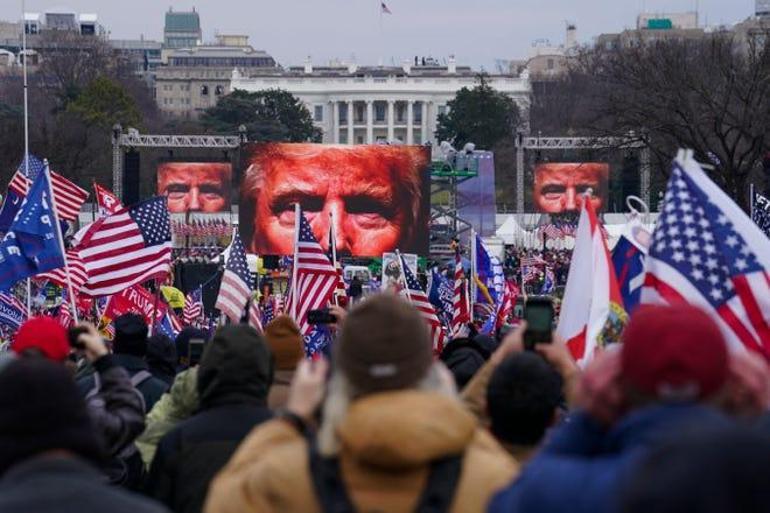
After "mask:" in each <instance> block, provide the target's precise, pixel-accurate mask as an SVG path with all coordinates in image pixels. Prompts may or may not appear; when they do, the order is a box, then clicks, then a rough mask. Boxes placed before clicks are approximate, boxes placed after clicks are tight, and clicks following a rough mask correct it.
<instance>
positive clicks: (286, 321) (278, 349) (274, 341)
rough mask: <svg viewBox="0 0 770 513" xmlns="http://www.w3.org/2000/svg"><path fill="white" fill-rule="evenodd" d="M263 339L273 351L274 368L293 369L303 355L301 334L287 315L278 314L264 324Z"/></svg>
mask: <svg viewBox="0 0 770 513" xmlns="http://www.w3.org/2000/svg"><path fill="white" fill-rule="evenodd" d="M265 340H266V341H267V345H268V346H270V351H272V352H273V358H274V359H275V368H276V370H294V369H296V368H297V364H298V363H299V362H300V361H301V360H302V358H303V357H304V356H305V353H304V350H303V344H302V335H300V332H299V328H298V327H297V324H296V323H295V322H294V321H293V320H292V318H291V317H289V316H288V315H279V316H278V317H276V318H275V319H273V320H272V321H271V322H270V323H269V324H268V325H267V326H265Z"/></svg>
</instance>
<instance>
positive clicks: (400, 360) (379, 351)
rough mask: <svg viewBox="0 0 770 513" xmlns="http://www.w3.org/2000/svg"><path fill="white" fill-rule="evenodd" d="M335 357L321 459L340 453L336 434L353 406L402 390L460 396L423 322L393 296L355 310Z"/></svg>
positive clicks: (372, 298) (377, 298) (385, 295)
mask: <svg viewBox="0 0 770 513" xmlns="http://www.w3.org/2000/svg"><path fill="white" fill-rule="evenodd" d="M332 357H333V368H334V373H333V374H332V377H331V379H330V382H329V388H328V393H327V396H326V401H325V403H324V419H323V424H322V425H321V429H320V431H319V450H320V451H321V452H322V453H323V454H333V453H335V452H336V451H337V449H338V447H337V440H336V428H337V426H338V425H339V423H341V422H342V420H343V419H344V417H345V415H346V414H347V411H348V408H349V407H350V404H351V403H352V402H353V401H356V400H358V399H361V398H364V397H367V396H371V395H374V394H379V393H385V392H397V391H404V390H423V391H432V392H439V393H444V394H448V395H452V394H454V393H455V392H456V389H455V386H454V381H453V378H452V376H451V374H450V373H449V371H447V369H446V367H444V366H443V364H441V363H434V362H433V344H432V342H431V338H430V335H429V331H428V327H427V325H426V323H425V321H424V319H423V318H422V316H421V315H420V313H419V312H418V311H417V310H416V309H415V308H414V307H413V306H411V305H410V304H408V303H406V302H405V301H404V300H402V299H400V298H399V297H398V296H396V295H393V294H388V293H383V294H377V295H374V296H370V297H369V298H368V299H367V300H366V301H364V302H362V303H360V304H359V305H358V306H356V307H355V308H353V309H352V310H351V312H350V314H348V316H347V317H346V319H345V322H344V323H343V324H342V328H341V331H340V333H339V336H338V339H337V341H336V343H335V345H334V347H333V354H332Z"/></svg>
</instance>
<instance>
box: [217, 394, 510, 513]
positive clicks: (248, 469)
mask: <svg viewBox="0 0 770 513" xmlns="http://www.w3.org/2000/svg"><path fill="white" fill-rule="evenodd" d="M337 433H338V436H339V439H340V443H341V449H340V454H339V462H340V468H341V473H342V481H343V482H344V483H345V485H346V488H347V490H348V494H349V496H350V499H351V501H352V503H353V505H354V506H355V508H356V510H357V511H360V512H362V513H365V512H372V511H378V512H388V513H391V512H392V513H401V512H403V513H412V512H413V511H414V509H415V507H416V505H417V501H418V500H419V497H420V495H421V493H422V492H423V489H424V485H425V481H426V479H427V477H428V471H429V465H430V463H431V462H433V461H435V460H437V459H440V458H443V457H446V456H453V455H462V471H461V474H460V479H459V483H458V485H457V488H456V489H455V495H454V499H453V502H452V507H451V509H450V511H451V512H454V513H460V512H472V511H484V510H485V508H486V505H487V502H488V501H489V499H490V498H491V496H492V494H493V493H494V492H495V491H496V490H498V489H499V488H501V487H502V486H504V485H505V484H507V483H508V482H510V480H511V479H512V478H513V476H514V475H515V474H516V472H517V466H516V464H515V463H514V462H513V460H512V459H511V458H510V457H509V456H508V455H507V454H505V452H504V451H503V450H502V448H500V446H499V445H497V443H496V442H495V441H494V440H493V439H492V438H491V436H490V435H488V434H487V433H485V432H483V431H481V430H480V429H478V428H477V426H476V420H475V418H474V417H473V415H471V414H470V413H468V412H467V411H466V410H465V409H464V408H463V406H462V404H461V403H460V402H459V401H458V400H457V399H455V398H451V397H447V396H444V395H441V394H438V393H435V392H422V391H415V390H406V391H397V392H384V393H378V394H373V395H370V396H366V397H364V398H361V399H359V400H357V401H356V402H354V403H353V404H352V406H351V408H350V410H349V411H348V414H347V415H346V417H345V419H344V420H343V421H342V424H341V425H340V426H339V428H338V430H337ZM205 511H206V512H207V513H235V512H239V513H246V512H259V513H270V512H276V513H277V512H282V513H300V512H301V513H316V512H319V511H320V509H319V504H318V500H317V497H316V493H315V491H314V488H313V482H312V480H311V476H310V475H309V468H308V443H307V440H306V439H305V438H304V437H303V436H302V435H300V434H299V433H298V432H297V431H296V430H295V429H294V428H292V427H291V426H290V425H289V424H288V423H287V422H286V421H284V420H280V419H276V420H272V421H270V422H267V423H265V424H263V425H262V426H260V427H258V428H257V429H255V430H254V431H253V432H252V433H251V435H249V437H248V438H247V439H246V440H245V441H244V443H243V444H242V445H241V447H240V448H239V449H238V451H237V452H236V454H235V456H233V458H232V459H231V460H230V462H229V463H228V465H227V466H226V467H225V468H224V469H223V470H222V472H221V473H220V474H219V475H218V476H217V478H216V479H215V480H214V482H213V483H212V485H211V488H210V490H209V496H208V498H207V502H206V508H205Z"/></svg>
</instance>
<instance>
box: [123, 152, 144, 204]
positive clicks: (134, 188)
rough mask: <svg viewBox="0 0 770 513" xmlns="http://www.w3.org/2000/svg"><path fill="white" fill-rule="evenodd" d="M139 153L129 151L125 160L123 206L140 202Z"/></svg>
mask: <svg viewBox="0 0 770 513" xmlns="http://www.w3.org/2000/svg"><path fill="white" fill-rule="evenodd" d="M140 165H141V161H140V159H139V152H138V151H134V150H129V151H127V152H126V154H125V158H124V160H123V204H124V205H133V204H134V203H138V202H139V168H140Z"/></svg>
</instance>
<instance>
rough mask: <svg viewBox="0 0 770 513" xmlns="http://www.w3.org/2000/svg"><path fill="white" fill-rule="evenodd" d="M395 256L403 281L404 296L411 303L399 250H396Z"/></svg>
mask: <svg viewBox="0 0 770 513" xmlns="http://www.w3.org/2000/svg"><path fill="white" fill-rule="evenodd" d="M396 258H398V268H399V269H400V270H401V281H402V282H403V283H404V290H405V291H406V298H407V299H408V300H409V302H410V303H411V302H412V295H411V294H410V293H409V284H408V283H407V282H406V273H405V272H404V260H403V259H402V258H401V252H400V251H399V250H396Z"/></svg>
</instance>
